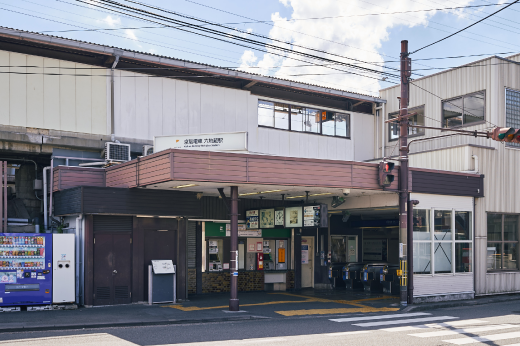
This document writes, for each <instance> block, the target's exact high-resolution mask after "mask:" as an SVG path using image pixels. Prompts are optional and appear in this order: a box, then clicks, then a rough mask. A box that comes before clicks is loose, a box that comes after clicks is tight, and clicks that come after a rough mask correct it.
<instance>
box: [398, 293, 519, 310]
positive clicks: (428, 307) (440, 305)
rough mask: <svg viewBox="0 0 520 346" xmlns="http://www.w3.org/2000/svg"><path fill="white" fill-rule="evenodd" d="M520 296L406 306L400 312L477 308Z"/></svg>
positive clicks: (516, 298) (517, 298)
mask: <svg viewBox="0 0 520 346" xmlns="http://www.w3.org/2000/svg"><path fill="white" fill-rule="evenodd" d="M519 299H520V296H507V297H495V298H476V299H473V300H462V301H457V300H454V301H450V302H442V303H424V304H417V305H413V306H408V307H406V308H404V309H402V310H401V311H403V312H410V311H426V310H435V309H445V308H456V307H462V306H477V305H486V304H494V303H504V302H508V301H513V300H516V301H518V300H519Z"/></svg>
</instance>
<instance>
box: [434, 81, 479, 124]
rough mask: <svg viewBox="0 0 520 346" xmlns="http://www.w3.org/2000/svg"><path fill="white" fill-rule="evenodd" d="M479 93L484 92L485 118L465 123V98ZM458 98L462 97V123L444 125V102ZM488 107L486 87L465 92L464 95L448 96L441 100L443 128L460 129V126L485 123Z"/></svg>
mask: <svg viewBox="0 0 520 346" xmlns="http://www.w3.org/2000/svg"><path fill="white" fill-rule="evenodd" d="M479 93H484V119H482V120H481V121H476V122H473V123H468V124H466V123H464V98H465V97H467V96H471V95H475V94H479ZM458 98H462V125H458V126H451V127H448V126H444V103H445V102H450V101H453V100H456V99H458ZM486 107H487V93H486V89H484V90H478V91H474V92H471V93H469V94H464V95H459V96H455V97H451V98H448V99H443V100H441V125H442V128H443V129H458V128H463V127H470V126H476V125H481V124H485V123H486V113H487V112H486Z"/></svg>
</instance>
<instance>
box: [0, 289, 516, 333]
mask: <svg viewBox="0 0 520 346" xmlns="http://www.w3.org/2000/svg"><path fill="white" fill-rule="evenodd" d="M519 298H520V295H508V296H494V297H486V298H477V299H475V300H465V301H453V302H441V303H431V304H419V305H413V306H409V307H405V308H403V307H401V306H400V305H399V301H398V299H397V297H394V296H385V295H382V294H366V293H364V292H350V293H347V292H345V291H344V290H302V291H299V292H247V293H239V299H240V309H241V312H229V311H228V300H229V294H228V293H222V294H208V295H198V296H191V297H190V301H186V302H182V303H179V304H163V305H151V306H150V305H147V304H130V305H116V306H103V307H93V308H79V309H77V310H54V311H33V312H28V311H21V312H11V313H0V333H4V332H16V331H34V330H61V329H80V328H109V327H123V326H142V325H168V324H187V323H209V322H223V321H242V320H251V319H263V318H277V319H285V318H298V317H318V316H323V317H326V316H330V315H338V314H341V315H348V314H355V315H359V314H363V313H381V312H383V313H384V312H388V313H392V312H397V311H403V312H405V311H423V310H432V309H441V308H450V307H456V306H472V305H481V304H491V303H497V302H503V301H510V300H515V301H517V300H518V299H519Z"/></svg>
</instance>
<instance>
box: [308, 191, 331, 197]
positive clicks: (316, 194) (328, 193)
mask: <svg viewBox="0 0 520 346" xmlns="http://www.w3.org/2000/svg"><path fill="white" fill-rule="evenodd" d="M323 195H332V192H324V193H313V194H312V195H309V196H323Z"/></svg>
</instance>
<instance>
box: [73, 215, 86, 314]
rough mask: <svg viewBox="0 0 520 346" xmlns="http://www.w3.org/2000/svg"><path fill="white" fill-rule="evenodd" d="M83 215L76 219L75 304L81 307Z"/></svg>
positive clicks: (82, 301)
mask: <svg viewBox="0 0 520 346" xmlns="http://www.w3.org/2000/svg"><path fill="white" fill-rule="evenodd" d="M82 226H83V214H79V216H78V217H77V218H76V277H75V280H76V304H78V305H83V303H84V300H83V288H84V287H83V285H84V283H83V244H84V241H83V227H82Z"/></svg>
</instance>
